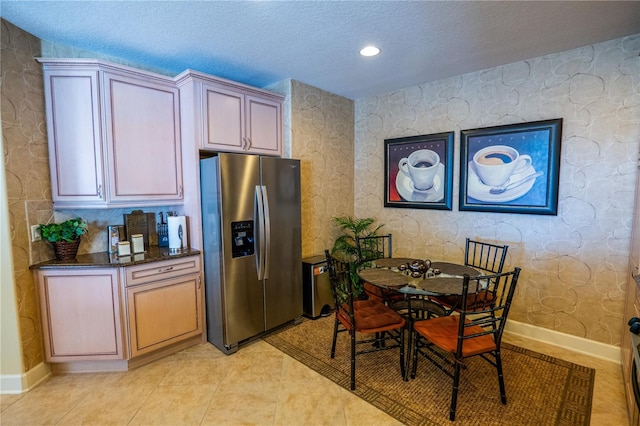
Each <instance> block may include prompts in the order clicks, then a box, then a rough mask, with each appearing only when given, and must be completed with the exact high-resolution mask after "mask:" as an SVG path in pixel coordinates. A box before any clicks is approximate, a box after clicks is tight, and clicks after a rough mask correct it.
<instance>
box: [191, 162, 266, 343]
mask: <svg viewBox="0 0 640 426" xmlns="http://www.w3.org/2000/svg"><path fill="white" fill-rule="evenodd" d="M216 161H217V162H218V175H217V176H216V178H215V180H216V181H215V182H211V184H212V185H215V186H216V187H217V190H215V192H216V193H217V197H218V199H219V202H218V203H217V204H218V207H219V212H220V214H219V216H220V217H219V220H220V236H219V238H218V242H219V244H220V245H221V246H222V249H221V250H220V254H219V257H220V263H221V265H220V271H219V274H218V276H217V277H211V276H210V274H208V273H207V272H206V268H207V258H208V256H209V254H208V253H207V250H206V247H208V245H207V244H206V243H205V252H204V257H205V279H206V280H207V282H206V286H207V287H206V289H207V290H209V289H210V288H213V289H212V290H211V291H208V292H207V304H209V303H211V304H213V306H215V305H219V309H220V314H219V316H218V317H219V318H220V320H221V322H222V323H221V324H213V327H214V328H216V327H217V328H218V329H220V331H221V333H222V341H223V344H224V346H225V347H233V346H237V344H238V342H240V341H242V340H245V339H248V338H250V337H253V336H255V335H257V334H259V333H261V332H263V331H264V301H263V283H262V280H259V279H258V274H257V270H256V256H255V252H254V250H253V248H251V247H248V245H249V244H250V243H251V242H252V241H251V240H253V239H254V236H253V235H252V234H253V232H254V230H255V228H256V226H255V218H254V214H255V211H254V201H255V188H256V186H259V185H260V159H259V157H257V156H253V155H238V154H220V155H219V156H218V157H217V160H216ZM202 163H203V161H201V175H203V171H202ZM205 184H206V182H202V185H203V194H204V193H205V192H206V191H205V189H204V185H205ZM204 205H205V200H204V199H203V222H204V221H206V220H211V219H207V217H206V216H205V214H207V213H206V212H205V211H204ZM203 228H204V226H203ZM203 238H204V239H205V240H206V239H207V235H203ZM209 280H214V282H209ZM209 310H210V308H209V307H207V311H208V312H209ZM208 325H209V326H212V325H210V323H209V321H208ZM214 332H215V330H213V331H211V332H210V333H209V334H211V333H214ZM210 341H211V339H210ZM212 343H214V344H216V343H215V342H212ZM216 345H217V344H216ZM217 346H219V345H217Z"/></svg>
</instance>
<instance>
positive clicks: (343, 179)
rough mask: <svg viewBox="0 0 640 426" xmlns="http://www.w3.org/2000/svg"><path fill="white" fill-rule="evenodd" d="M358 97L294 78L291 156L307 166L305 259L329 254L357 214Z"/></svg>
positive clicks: (304, 184)
mask: <svg viewBox="0 0 640 426" xmlns="http://www.w3.org/2000/svg"><path fill="white" fill-rule="evenodd" d="M353 123H354V104H353V101H352V100H350V99H347V98H343V97H341V96H337V95H334V94H332V93H329V92H325V91H323V90H320V89H317V88H315V87H311V86H308V85H306V84H303V83H300V82H298V81H295V80H293V81H292V90H291V129H293V130H292V141H291V146H292V156H293V157H294V158H299V159H300V163H301V168H302V177H301V184H302V257H303V258H304V257H309V256H313V255H319V254H324V250H325V249H330V248H331V247H333V241H334V240H335V239H336V238H337V237H338V235H339V232H338V229H336V227H335V226H333V225H332V224H331V218H332V217H334V216H344V215H353V209H354V206H353V199H354V198H353V188H354V187H353V160H354V158H353V155H354V150H353V134H354V128H353Z"/></svg>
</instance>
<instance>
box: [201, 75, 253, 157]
mask: <svg viewBox="0 0 640 426" xmlns="http://www.w3.org/2000/svg"><path fill="white" fill-rule="evenodd" d="M202 103H203V105H202V114H203V118H202V123H203V124H202V131H203V135H202V148H204V149H211V150H216V151H217V150H221V151H229V152H242V151H244V145H245V142H244V126H245V124H244V120H245V119H244V94H242V93H241V92H237V91H234V90H231V89H228V88H223V87H218V86H215V85H213V84H208V83H203V84H202Z"/></svg>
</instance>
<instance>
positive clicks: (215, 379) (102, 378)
mask: <svg viewBox="0 0 640 426" xmlns="http://www.w3.org/2000/svg"><path fill="white" fill-rule="evenodd" d="M505 341H508V342H510V343H513V344H516V345H519V346H521V347H525V348H528V349H531V350H535V351H538V352H542V353H545V354H548V355H551V356H554V357H558V358H562V359H565V360H567V361H571V362H575V363H578V364H581V365H586V366H589V367H591V368H595V369H596V381H595V391H594V397H593V410H592V415H591V425H593V426H598V425H621V426H624V425H627V424H628V420H627V412H626V405H625V396H624V388H623V384H622V373H621V367H620V365H619V364H616V363H613V362H608V361H603V360H600V359H596V358H593V357H589V356H586V355H581V354H577V353H574V352H571V351H567V350H564V349H560V348H557V347H554V346H551V345H546V344H543V343H539V342H536V341H532V340H530V339H526V338H521V337H518V336H513V335H505ZM0 401H1V408H2V411H1V413H0V424H2V425H4V426H9V425H43V424H56V425H80V424H91V425H108V424H113V425H154V424H155V425H181V424H188V425H240V424H254V425H305V426H306V425H332V426H334V425H354V426H355V425H374V424H375V425H398V424H400V423H398V422H397V421H396V420H394V419H393V418H391V417H389V416H387V415H386V414H385V413H383V412H381V411H379V410H377V409H376V408H374V407H373V406H371V405H369V404H368V403H366V402H364V401H362V400H361V399H360V398H358V397H356V396H354V395H353V394H351V393H350V392H349V391H347V390H345V389H342V388H340V387H338V386H337V385H336V384H334V383H333V382H331V381H330V380H328V379H326V378H324V377H322V376H320V375H319V374H317V373H315V372H314V371H312V370H310V369H309V368H307V367H305V366H303V365H302V364H300V363H299V362H297V361H295V360H294V359H292V358H290V357H288V356H287V355H284V354H283V353H282V352H280V351H278V350H277V349H274V348H273V347H272V346H271V345H269V344H268V343H265V342H263V341H256V342H254V343H252V344H250V345H248V346H246V347H243V348H241V349H240V350H239V351H238V353H236V354H234V355H232V356H227V355H224V354H222V353H221V352H219V351H218V350H217V349H215V348H214V347H213V346H211V345H209V344H205V345H199V346H195V347H192V348H189V349H187V350H184V351H182V352H179V353H177V354H174V355H172V356H170V357H167V358H164V359H162V360H160V361H157V362H155V363H153V364H150V365H147V366H144V367H141V368H138V369H136V370H133V371H130V372H126V373H100V374H67V375H56V376H52V377H50V378H49V379H47V380H46V381H45V382H44V383H42V384H41V385H39V386H37V387H36V388H34V389H33V390H31V391H29V392H27V393H25V394H22V395H2V396H0Z"/></svg>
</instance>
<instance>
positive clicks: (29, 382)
mask: <svg viewBox="0 0 640 426" xmlns="http://www.w3.org/2000/svg"><path fill="white" fill-rule="evenodd" d="M49 375H51V369H50V368H49V364H46V363H44V362H41V363H40V364H38V365H36V366H35V367H34V368H32V369H31V370H29V371H27V372H26V373H24V374H3V375H0V394H3V395H8V394H21V393H24V392H27V391H28V390H30V389H33V388H34V387H35V386H36V385H37V384H38V383H40V382H41V381H43V380H44V379H46V378H47V377H49Z"/></svg>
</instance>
